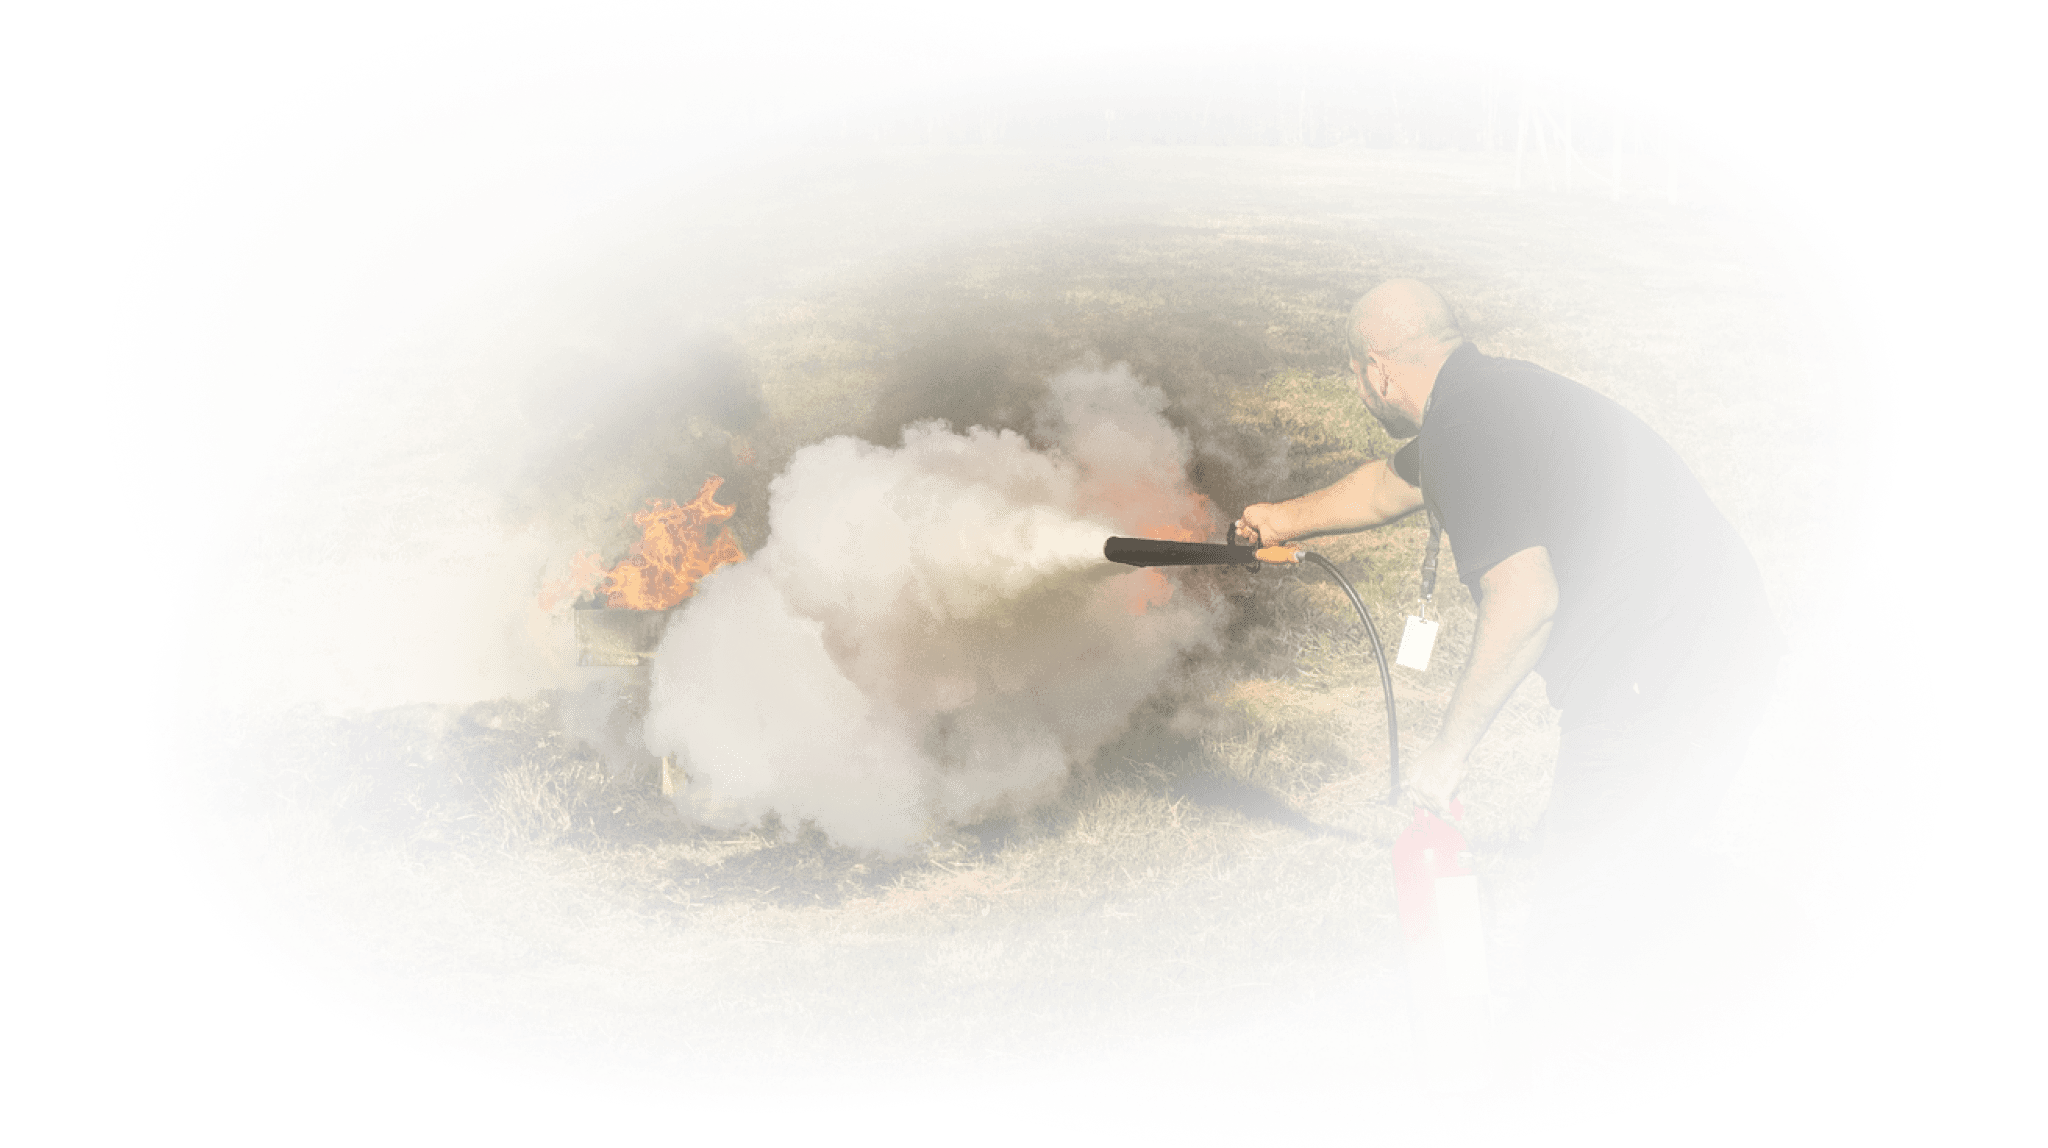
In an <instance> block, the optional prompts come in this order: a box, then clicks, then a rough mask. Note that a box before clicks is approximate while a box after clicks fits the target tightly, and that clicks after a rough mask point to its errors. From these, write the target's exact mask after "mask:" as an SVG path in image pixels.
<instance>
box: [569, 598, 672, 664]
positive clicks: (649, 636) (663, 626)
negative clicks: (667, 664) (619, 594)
mask: <svg viewBox="0 0 2048 1148" xmlns="http://www.w3.org/2000/svg"><path fill="white" fill-rule="evenodd" d="M671 613H673V611H670V610H614V609H611V608H609V607H606V606H600V605H589V606H585V605H583V604H581V603H579V604H577V606H576V608H575V609H573V610H571V611H570V614H572V615H573V616H574V617H575V619H576V648H577V656H576V664H577V665H579V666H644V665H646V664H647V663H648V662H649V661H651V660H653V658H654V651H655V649H656V647H658V646H660V645H661V636H662V634H664V633H666V632H667V630H668V616H669V615H670V614H671Z"/></svg>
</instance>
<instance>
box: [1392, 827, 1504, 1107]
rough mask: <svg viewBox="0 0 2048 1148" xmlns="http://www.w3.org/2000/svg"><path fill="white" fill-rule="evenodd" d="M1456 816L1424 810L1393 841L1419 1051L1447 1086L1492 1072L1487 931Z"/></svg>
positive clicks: (1461, 1084) (1468, 851)
mask: <svg viewBox="0 0 2048 1148" xmlns="http://www.w3.org/2000/svg"><path fill="white" fill-rule="evenodd" d="M1450 812H1451V820H1449V821H1446V820H1444V819H1443V818H1440V817H1438V816H1436V815H1435V814H1433V813H1431V812H1429V811H1428V810H1426V809H1417V810H1416V811H1415V816H1414V818H1413V819H1412V820H1411V821H1410V822H1409V823H1408V828H1407V829H1406V830H1404V831H1402V833H1401V836H1400V837H1399V838H1398V839H1396V840H1395V842H1394V902H1395V908H1396V911H1397V915H1398V916H1399V918H1400V922H1401V939H1402V942H1403V945H1404V947H1405V949H1406V950H1407V956H1408V983H1409V986H1410V991H1411V995H1412V999H1413V1001H1414V1005H1415V1011H1416V1022H1417V1023H1416V1032H1417V1035H1418V1037H1420V1040H1421V1048H1420V1049H1419V1052H1420V1053H1421V1054H1422V1057H1423V1060H1424V1062H1425V1067H1426V1069H1427V1071H1428V1072H1429V1073H1430V1074H1431V1076H1432V1077H1433V1078H1434V1079H1436V1081H1437V1083H1438V1084H1439V1085H1440V1086H1441V1087H1444V1088H1450V1089H1456V1088H1460V1087H1469V1086H1472V1085H1474V1084H1475V1083H1476V1081H1477V1080H1478V1079H1479V1077H1481V1076H1483V1075H1484V1073H1485V1072H1486V1071H1487V1069H1486V1066H1485V1065H1484V1064H1483V1063H1481V1062H1482V1061H1483V1060H1484V1057H1485V1049H1486V1048H1487V1047H1488V1046H1489V1045H1490V1043H1491V1041H1490V1039H1489V1036H1488V1033H1487V1025H1488V1019H1489V1018H1488V1008H1487V978H1486V937H1485V933H1484V931H1483V930H1482V928H1481V926H1480V915H1479V877H1478V874H1476V873H1474V872H1473V871H1472V852H1471V849H1470V848H1469V847H1468V846H1467V845H1466V842H1465V834H1464V833H1463V832H1462V831H1460V830H1459V828H1458V826H1457V825H1456V824H1455V822H1457V821H1462V820H1463V819H1464V809H1463V806H1462V805H1461V804H1460V803H1458V802H1455V801H1454V802H1452V803H1451V811H1450Z"/></svg>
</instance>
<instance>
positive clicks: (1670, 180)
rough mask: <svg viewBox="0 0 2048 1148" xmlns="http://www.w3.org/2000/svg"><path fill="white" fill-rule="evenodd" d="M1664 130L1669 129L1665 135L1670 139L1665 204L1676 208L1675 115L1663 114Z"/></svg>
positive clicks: (1666, 169)
mask: <svg viewBox="0 0 2048 1148" xmlns="http://www.w3.org/2000/svg"><path fill="white" fill-rule="evenodd" d="M1665 129H1669V131H1667V135H1669V137H1671V151H1669V166H1667V168H1665V203H1669V205H1671V207H1677V117H1675V115H1671V113H1665Z"/></svg>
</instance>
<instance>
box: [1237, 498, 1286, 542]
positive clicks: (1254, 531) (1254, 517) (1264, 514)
mask: <svg viewBox="0 0 2048 1148" xmlns="http://www.w3.org/2000/svg"><path fill="white" fill-rule="evenodd" d="M1280 518H1281V511H1280V508H1279V506H1277V505H1275V504H1273V503H1270V502H1254V503H1252V504H1251V505H1250V506H1247V507H1245V508H1244V514H1243V515H1242V516H1241V517H1239V518H1238V520H1237V526H1236V529H1237V540H1238V541H1239V542H1243V543H1246V544H1248V545H1252V546H1278V545H1280V544H1281V543H1282V542H1287V541H1290V540H1291V539H1290V536H1289V535H1287V534H1286V533H1284V532H1283V531H1282V530H1281V527H1280Z"/></svg>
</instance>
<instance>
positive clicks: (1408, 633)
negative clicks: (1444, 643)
mask: <svg viewBox="0 0 2048 1148" xmlns="http://www.w3.org/2000/svg"><path fill="white" fill-rule="evenodd" d="M1434 649H1436V623H1435V622H1431V621H1427V620H1425V619H1422V618H1418V617H1416V616H1415V615H1413V614H1410V615H1408V625H1407V626H1405V627H1403V628H1402V630H1401V651H1400V652H1399V653H1397V654H1395V655H1394V664H1395V665H1397V666H1407V667H1408V668H1409V669H1411V670H1426V669H1428V668H1429V652H1430V651H1431V650H1434Z"/></svg>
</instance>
